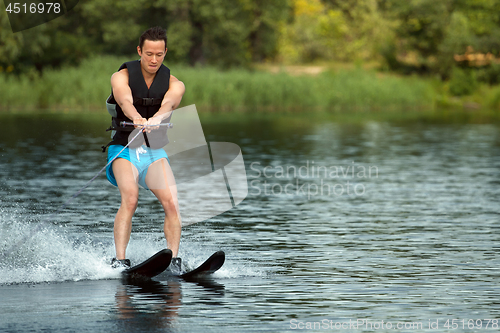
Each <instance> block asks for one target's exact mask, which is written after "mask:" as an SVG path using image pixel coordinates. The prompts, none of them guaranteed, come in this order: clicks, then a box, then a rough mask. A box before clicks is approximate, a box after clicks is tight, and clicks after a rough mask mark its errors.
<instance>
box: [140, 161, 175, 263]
mask: <svg viewBox="0 0 500 333" xmlns="http://www.w3.org/2000/svg"><path fill="white" fill-rule="evenodd" d="M146 185H147V186H148V187H149V189H150V190H151V192H153V194H154V195H155V196H156V197H157V198H158V200H159V201H160V204H161V205H162V207H163V210H164V211H165V221H164V224H163V231H164V233H165V238H166V240H167V247H168V248H169V249H170V250H172V255H173V256H174V257H177V254H178V252H179V243H180V241H181V219H180V212H179V203H178V201H177V186H176V184H175V179H174V175H173V173H172V170H171V168H170V165H169V164H168V161H167V159H166V158H162V159H159V160H157V161H155V162H153V163H152V164H151V165H150V166H149V168H148V173H147V175H146Z"/></svg>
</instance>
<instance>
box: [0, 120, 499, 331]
mask: <svg viewBox="0 0 500 333" xmlns="http://www.w3.org/2000/svg"><path fill="white" fill-rule="evenodd" d="M0 120H1V121H2V125H3V126H2V128H3V129H2V131H0V214H1V215H0V250H1V251H2V252H5V251H7V252H8V255H6V256H4V257H3V258H0V331H1V332H18V331H50V332H71V331H78V332H137V331H145V332H146V331H147V332H211V331H213V332H240V331H241V332H244V331H269V332H280V331H295V330H301V329H303V330H313V329H314V330H316V331H340V330H344V331H345V330H350V331H367V332H369V331H380V332H384V331H429V332H430V331H449V330H452V331H481V332H482V331H498V327H499V326H498V325H499V322H498V321H499V320H500V214H499V213H500V204H499V202H500V127H498V126H496V125H488V124H477V125H473V124H453V125H446V124H424V123H403V124H397V123H385V122H370V121H366V122H359V123H355V124H350V123H338V122H336V121H335V120H334V119H333V120H332V119H324V118H321V119H316V118H314V117H291V116H282V117H278V116H273V117H260V118H259V117H250V116H238V117H234V116H228V117H224V116H217V117H214V118H207V117H205V118H202V124H203V130H204V133H205V136H206V139H207V141H209V142H233V143H236V144H238V145H239V146H240V148H241V150H242V154H243V158H244V162H245V165H246V172H247V181H248V195H247V197H246V199H245V200H244V201H243V202H242V203H240V204H239V205H237V206H236V207H234V208H233V209H231V210H229V211H227V212H225V213H223V214H221V215H218V216H215V217H213V218H210V219H209V220H207V221H203V222H200V223H195V224H191V225H189V226H187V227H185V228H183V235H182V241H181V251H180V256H181V257H183V260H184V261H185V262H186V263H188V264H190V265H196V264H198V263H200V262H202V261H203V260H204V259H206V258H207V257H208V256H209V255H210V254H211V253H212V252H214V251H216V250H218V249H222V250H224V251H225V252H226V263H225V265H224V266H223V268H222V269H221V270H220V271H218V272H217V273H215V274H214V275H213V277H212V278H211V279H205V280H200V281H197V282H186V281H181V280H177V279H174V278H169V277H163V276H160V277H159V278H157V279H156V281H154V282H150V283H143V284H140V283H136V284H130V283H126V282H123V281H122V280H121V279H120V278H119V273H117V272H116V271H114V270H112V269H111V268H109V262H110V259H111V258H112V257H113V256H114V246H113V237H112V229H113V220H114V215H115V213H116V210H117V208H118V204H119V193H118V191H117V189H116V188H115V187H113V186H111V185H110V184H109V183H108V182H107V180H106V178H105V176H104V175H102V174H101V175H100V176H99V177H98V178H97V179H96V180H95V181H94V182H93V183H92V184H91V185H90V186H89V187H88V188H87V189H85V190H84V191H83V192H82V194H80V195H79V196H78V197H77V198H76V199H75V200H74V201H72V202H71V203H70V204H69V205H67V207H65V208H64V209H62V210H61V211H60V212H59V213H57V214H56V215H55V216H51V214H52V213H53V212H54V211H55V210H57V209H58V208H59V207H60V206H61V205H62V204H63V203H64V202H66V201H67V200H68V199H69V198H70V197H71V196H72V195H73V194H74V193H75V192H77V191H78V190H79V189H80V188H81V187H82V186H84V185H85V183H86V182H87V181H88V180H90V179H91V178H92V177H93V176H94V175H95V174H96V173H97V172H98V171H99V170H100V169H101V168H102V167H103V166H104V165H105V155H104V154H103V153H102V152H101V151H100V146H101V145H103V144H106V143H107V141H108V139H109V133H105V132H104V131H103V130H104V129H105V128H106V127H107V126H108V118H107V117H105V116H100V115H88V116H84V117H83V119H79V118H77V117H75V116H70V115H42V116H39V117H30V116H2V117H0ZM174 124H175V122H174ZM200 204H201V203H200ZM181 214H182V211H181ZM162 220H163V218H162V210H161V207H160V206H159V205H158V204H157V203H156V202H155V199H154V197H153V196H152V195H151V194H150V193H148V192H147V191H145V190H143V189H141V192H140V201H139V208H138V211H137V213H136V215H135V217H134V222H133V232H132V239H131V242H130V245H129V247H128V250H127V251H128V252H127V253H128V255H129V257H130V259H131V260H132V262H133V263H134V262H135V263H138V262H140V261H141V260H143V259H145V258H147V257H148V256H150V255H152V254H153V253H155V252H156V251H158V250H160V249H161V248H163V247H165V241H164V239H163V235H162ZM455 325H456V326H455Z"/></svg>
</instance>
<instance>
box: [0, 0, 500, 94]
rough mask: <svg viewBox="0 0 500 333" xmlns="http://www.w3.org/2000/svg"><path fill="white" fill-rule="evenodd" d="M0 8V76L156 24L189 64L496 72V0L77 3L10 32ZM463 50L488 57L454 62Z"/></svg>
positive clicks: (121, 39)
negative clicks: (51, 17) (328, 65)
mask: <svg viewBox="0 0 500 333" xmlns="http://www.w3.org/2000/svg"><path fill="white" fill-rule="evenodd" d="M0 6H1V8H0V9H1V11H2V13H1V14H0V70H1V71H8V72H16V73H26V72H28V73H30V72H35V71H36V70H38V71H41V70H43V69H44V68H47V67H52V68H54V67H59V66H61V65H63V64H77V63H79V62H81V61H82V60H83V59H85V58H88V57H89V56H91V55H95V54H111V55H130V54H132V53H133V52H134V50H135V47H136V45H137V40H138V37H139V35H140V33H141V32H142V31H144V30H145V29H147V28H148V27H150V26H153V25H160V26H163V27H165V28H166V29H167V31H168V36H169V43H168V44H169V45H168V47H169V54H168V60H169V61H175V62H178V63H186V64H190V65H195V64H198V63H200V64H210V65H216V66H219V67H221V68H229V67H235V66H237V67H238V66H240V67H241V66H248V65H249V64H251V63H255V62H265V61H272V62H281V63H292V64H293V63H311V62H322V61H326V62H331V61H336V62H339V61H341V62H364V61H373V62H377V63H379V64H381V65H382V67H383V68H386V69H388V70H396V71H401V72H403V73H412V72H418V73H431V74H438V75H439V76H440V77H441V78H443V79H451V80H453V79H454V77H455V78H456V80H461V79H462V78H464V77H465V78H472V80H476V81H477V80H479V81H484V82H488V83H493V84H494V83H498V80H499V75H497V74H499V73H500V55H499V53H500V1H497V0H404V1H402V0H272V1H266V0H235V1H227V0H210V1H209V0H153V1H146V0H120V1H113V0H99V1H98V0H87V1H80V3H79V4H78V5H77V6H76V7H75V8H74V9H73V10H72V11H70V12H69V13H67V14H66V15H64V16H62V17H60V18H58V19H55V20H53V21H51V22H49V23H47V24H43V25H41V26H38V27H35V28H32V29H28V30H25V31H22V32H19V33H16V34H14V33H12V31H11V30H10V27H9V21H8V18H7V15H6V13H5V8H4V7H3V4H0ZM467 47H469V50H470V52H469V53H472V54H479V55H481V54H482V55H486V54H488V53H489V54H491V55H490V56H489V58H488V59H489V60H488V61H487V62H483V63H481V64H478V63H474V62H471V61H457V60H456V59H455V57H454V56H455V55H463V54H465V53H466V50H467ZM35 69H36V70H35ZM472 72H473V73H472ZM33 75H35V74H33ZM458 78H460V79H458ZM456 91H457V93H458V94H461V93H466V92H467V91H468V88H467V87H465V88H457V89H456Z"/></svg>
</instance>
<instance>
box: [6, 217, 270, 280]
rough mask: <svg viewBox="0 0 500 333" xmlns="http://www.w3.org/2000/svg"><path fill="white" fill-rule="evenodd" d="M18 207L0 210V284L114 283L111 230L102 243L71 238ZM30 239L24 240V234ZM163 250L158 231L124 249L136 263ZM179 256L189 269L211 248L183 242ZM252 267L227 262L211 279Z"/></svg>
mask: <svg viewBox="0 0 500 333" xmlns="http://www.w3.org/2000/svg"><path fill="white" fill-rule="evenodd" d="M26 215H28V214H23V213H22V209H14V210H11V209H8V208H5V207H4V208H2V209H0V253H4V252H5V251H8V250H10V249H12V246H13V245H14V244H17V243H19V242H21V243H20V246H19V247H17V248H14V249H12V252H10V253H9V254H8V255H7V256H6V257H4V258H0V285H4V284H18V283H41V282H63V281H80V280H101V279H118V278H120V272H119V271H117V270H115V269H112V268H111V267H110V260H111V258H112V257H113V256H114V244H113V239H112V237H113V236H112V232H111V233H109V235H106V239H105V240H102V236H101V238H100V239H101V240H100V241H96V238H97V237H96V236H95V235H94V236H93V235H90V234H88V233H87V234H84V233H83V232H82V235H80V234H78V236H75V234H74V232H73V234H71V233H69V232H68V231H67V229H66V228H65V227H63V226H57V225H54V224H49V223H44V224H43V225H42V227H41V228H40V230H38V231H37V232H35V233H33V230H34V229H35V228H37V227H39V226H40V222H39V221H35V220H33V219H32V220H28V219H27V216H26ZM28 234H32V237H29V238H26V235H28ZM164 247H165V239H164V238H163V235H162V234H161V233H157V234H151V233H135V234H133V237H132V239H131V241H130V243H129V246H128V248H127V253H128V254H130V259H131V261H132V263H133V264H138V263H139V262H142V261H143V260H145V259H146V258H148V257H150V256H151V255H153V254H154V253H156V252H157V251H159V250H160V249H162V248H164ZM179 254H180V256H181V257H182V258H183V261H184V263H186V264H187V265H188V266H189V267H195V266H196V265H198V264H200V263H201V262H202V261H204V260H205V259H207V255H208V254H210V250H207V247H206V244H199V243H197V242H190V241H186V240H183V241H182V242H181V251H180V253H179ZM259 275H262V273H261V272H259V271H258V270H256V269H255V268H252V267H248V266H247V265H245V266H244V267H238V265H237V264H235V263H234V262H233V263H229V262H226V264H225V265H224V267H223V268H222V269H221V270H220V271H219V272H217V273H216V274H215V276H214V277H216V278H235V277H241V276H259Z"/></svg>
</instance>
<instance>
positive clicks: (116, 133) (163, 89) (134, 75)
mask: <svg viewBox="0 0 500 333" xmlns="http://www.w3.org/2000/svg"><path fill="white" fill-rule="evenodd" d="M124 68H127V70H128V75H129V77H128V85H129V86H130V90H131V91H132V97H133V104H134V107H135V108H136V110H137V112H139V114H140V115H141V116H142V117H143V118H145V119H149V118H151V117H153V116H154V115H155V114H156V112H158V110H159V109H160V107H161V102H162V101H163V97H164V96H165V94H166V93H167V91H168V88H169V82H170V69H168V67H166V66H164V65H161V66H160V68H159V69H158V71H157V72H156V75H155V78H154V80H153V83H152V84H151V86H150V87H149V89H148V86H147V85H146V81H145V80H144V76H143V75H142V71H141V63H140V60H134V61H129V62H126V63H124V64H122V65H121V66H120V68H119V69H118V71H120V70H122V69H124ZM106 106H107V108H108V112H109V113H110V114H111V116H112V118H111V126H110V127H109V128H108V129H107V131H113V132H112V134H111V136H112V138H113V140H112V141H111V142H110V143H108V145H107V146H105V147H103V151H105V150H106V148H107V147H108V146H110V145H123V146H125V145H127V143H128V140H129V137H130V139H132V138H133V137H134V136H135V134H136V133H137V132H135V131H139V129H134V127H133V126H122V125H121V122H123V121H124V122H131V120H130V119H129V118H127V116H125V114H124V113H123V111H122V109H121V108H120V106H119V105H118V104H117V103H116V101H115V98H114V96H113V91H111V95H110V96H109V97H108V99H107V100H106ZM171 117H172V116H170V117H168V118H167V119H164V120H163V121H162V123H168V122H170V118H171ZM131 132H132V133H131ZM143 134H144V137H143V138H141V137H138V138H137V139H135V140H134V141H133V142H132V143H131V144H130V145H129V147H130V148H137V147H139V146H141V145H142V143H143V142H145V143H146V145H147V146H148V147H151V148H153V149H159V148H163V147H164V146H165V145H166V144H167V143H168V136H167V126H161V127H160V128H159V129H157V130H153V131H151V132H150V133H145V132H144V133H143Z"/></svg>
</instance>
